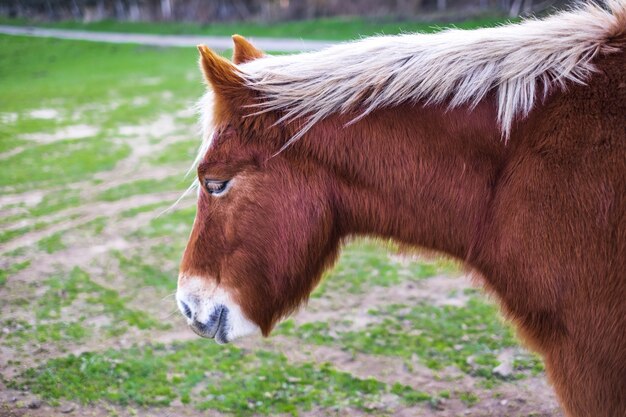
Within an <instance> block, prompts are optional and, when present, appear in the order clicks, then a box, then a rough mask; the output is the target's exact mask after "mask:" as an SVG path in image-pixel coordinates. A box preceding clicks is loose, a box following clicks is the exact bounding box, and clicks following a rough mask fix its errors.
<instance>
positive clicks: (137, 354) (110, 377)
mask: <svg viewBox="0 0 626 417" xmlns="http://www.w3.org/2000/svg"><path fill="white" fill-rule="evenodd" d="M11 386H13V387H16V388H19V387H24V386H28V387H29V389H30V390H32V391H33V392H34V393H37V394H40V395H41V396H43V397H44V398H47V399H51V400H60V399H68V400H74V401H79V402H82V403H85V404H87V403H91V402H95V401H99V400H107V401H110V402H112V403H117V404H121V405H129V404H134V405H139V406H164V405H169V404H171V403H172V402H173V401H174V400H180V401H181V402H182V403H184V404H190V405H192V406H194V407H196V408H198V409H207V408H211V409H214V410H218V411H221V412H225V413H232V414H234V415H244V416H246V415H252V414H263V415H276V414H278V413H287V414H292V415H296V414H298V411H299V410H311V409H312V408H313V407H315V408H318V407H322V408H345V407H354V408H357V409H362V410H366V411H367V410H368V409H369V408H370V407H371V404H373V403H375V401H376V400H378V399H379V397H380V395H381V394H383V393H385V392H387V393H389V394H390V395H395V396H397V397H398V398H399V399H401V400H402V401H404V402H405V403H415V402H421V401H427V400H429V399H430V396H429V395H428V394H426V393H423V392H419V391H415V390H414V389H412V388H410V387H407V386H403V385H400V384H396V385H393V386H391V387H390V386H388V385H386V384H384V383H382V382H379V381H376V380H374V379H360V378H356V377H354V376H352V375H350V374H347V373H345V372H341V371H337V370H336V369H334V368H333V367H332V366H330V365H329V364H322V365H316V364H312V363H306V362H305V363H292V362H290V361H289V360H288V359H287V358H286V357H285V356H284V355H282V354H279V353H274V352H268V351H263V350H259V351H256V352H254V353H250V352H246V351H244V350H242V349H238V348H236V347H233V346H217V345H215V344H207V343H205V342H203V341H200V340H198V341H193V342H187V343H176V344H173V345H171V346H164V345H155V346H149V345H148V346H144V347H142V348H139V347H134V348H131V349H128V350H121V351H116V350H106V351H104V352H101V353H92V352H89V353H83V354H81V355H79V356H74V355H70V356H67V357H62V358H58V359H52V360H50V361H48V362H46V363H45V364H43V365H42V366H40V367H36V368H31V369H28V370H27V371H25V372H24V373H22V374H21V376H20V377H19V378H18V379H17V380H15V381H13V382H12V383H11Z"/></svg>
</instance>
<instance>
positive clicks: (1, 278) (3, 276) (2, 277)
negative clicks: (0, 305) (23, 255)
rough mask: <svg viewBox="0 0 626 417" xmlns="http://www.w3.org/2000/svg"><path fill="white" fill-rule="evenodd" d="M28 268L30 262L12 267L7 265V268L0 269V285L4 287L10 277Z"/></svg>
mask: <svg viewBox="0 0 626 417" xmlns="http://www.w3.org/2000/svg"><path fill="white" fill-rule="evenodd" d="M29 266H30V260H27V261H23V262H18V263H15V264H12V265H9V267H7V268H2V269H1V270H0V285H4V284H5V283H6V282H7V280H8V279H9V277H10V276H11V275H14V274H17V273H18V272H20V271H21V270H23V269H26V268H28V267H29Z"/></svg>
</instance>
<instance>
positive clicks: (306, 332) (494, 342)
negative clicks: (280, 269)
mask: <svg viewBox="0 0 626 417" xmlns="http://www.w3.org/2000/svg"><path fill="white" fill-rule="evenodd" d="M370 314H371V315H372V316H373V317H372V319H374V322H373V323H371V324H368V325H367V327H366V328H365V329H364V330H360V331H351V330H344V329H342V328H341V327H342V326H333V327H332V328H331V326H330V325H329V324H328V323H326V322H313V323H307V324H304V325H302V326H300V327H296V326H295V325H294V324H293V322H286V323H284V324H283V325H282V326H281V327H280V328H279V330H278V331H279V333H282V334H286V335H290V336H295V337H298V338H299V339H301V340H303V341H305V342H307V343H315V344H327V345H340V346H341V347H342V348H343V349H347V350H351V351H355V352H362V353H368V354H376V355H387V356H400V357H403V358H407V359H410V358H411V357H412V356H413V355H418V356H419V358H420V361H421V362H423V363H424V364H425V365H426V366H428V367H429V368H431V369H434V370H441V369H443V368H445V367H447V366H455V367H457V368H459V369H460V370H462V371H464V372H466V373H468V374H470V375H473V376H479V377H483V378H487V379H493V378H495V376H494V375H493V373H492V369H493V368H494V367H496V366H497V365H498V361H497V359H496V357H497V355H498V353H499V352H500V351H501V350H502V349H504V348H509V347H515V346H517V341H516V339H515V337H514V334H513V331H512V329H511V328H510V327H509V326H507V325H506V324H504V323H503V322H502V321H501V319H500V318H499V316H498V310H497V308H496V307H495V306H493V305H491V304H488V303H485V302H483V301H480V300H479V299H476V298H472V299H470V300H469V301H468V303H467V305H466V306H465V307H455V306H441V307H438V306H433V305H430V304H425V303H423V304H418V305H415V306H411V307H408V306H404V305H390V306H388V307H386V308H383V309H381V310H376V311H371V312H370ZM537 361H538V358H536V357H531V356H525V357H524V358H521V359H520V360H519V361H518V362H517V365H518V366H517V367H516V369H517V370H518V371H524V370H532V372H537V371H536V369H541V365H540V364H539V365H538V364H537V363H536V362H537ZM536 367H537V368H536ZM516 377H523V374H522V373H518V374H516Z"/></svg>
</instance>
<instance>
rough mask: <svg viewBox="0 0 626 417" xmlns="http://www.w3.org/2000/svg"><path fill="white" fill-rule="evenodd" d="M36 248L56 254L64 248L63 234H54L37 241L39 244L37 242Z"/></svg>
mask: <svg viewBox="0 0 626 417" xmlns="http://www.w3.org/2000/svg"><path fill="white" fill-rule="evenodd" d="M37 246H38V247H39V249H41V250H43V251H45V252H48V253H54V252H58V251H60V250H63V249H65V248H66V246H65V244H64V243H63V234H62V233H61V232H57V233H54V234H52V235H50V236H48V237H45V238H43V239H41V240H39V242H37Z"/></svg>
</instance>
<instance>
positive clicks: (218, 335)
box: [189, 304, 229, 345]
mask: <svg viewBox="0 0 626 417" xmlns="http://www.w3.org/2000/svg"><path fill="white" fill-rule="evenodd" d="M189 327H191V330H193V331H194V333H196V334H197V335H198V336H200V337H204V338H207V339H215V341H216V342H217V343H219V344H220V345H221V344H225V343H228V342H229V340H228V308H227V307H226V306H225V305H223V304H220V305H218V306H217V307H215V309H214V310H213V312H212V313H211V314H210V315H209V319H208V320H207V322H206V323H202V322H199V321H197V320H194V321H193V323H191V324H190V325H189Z"/></svg>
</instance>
